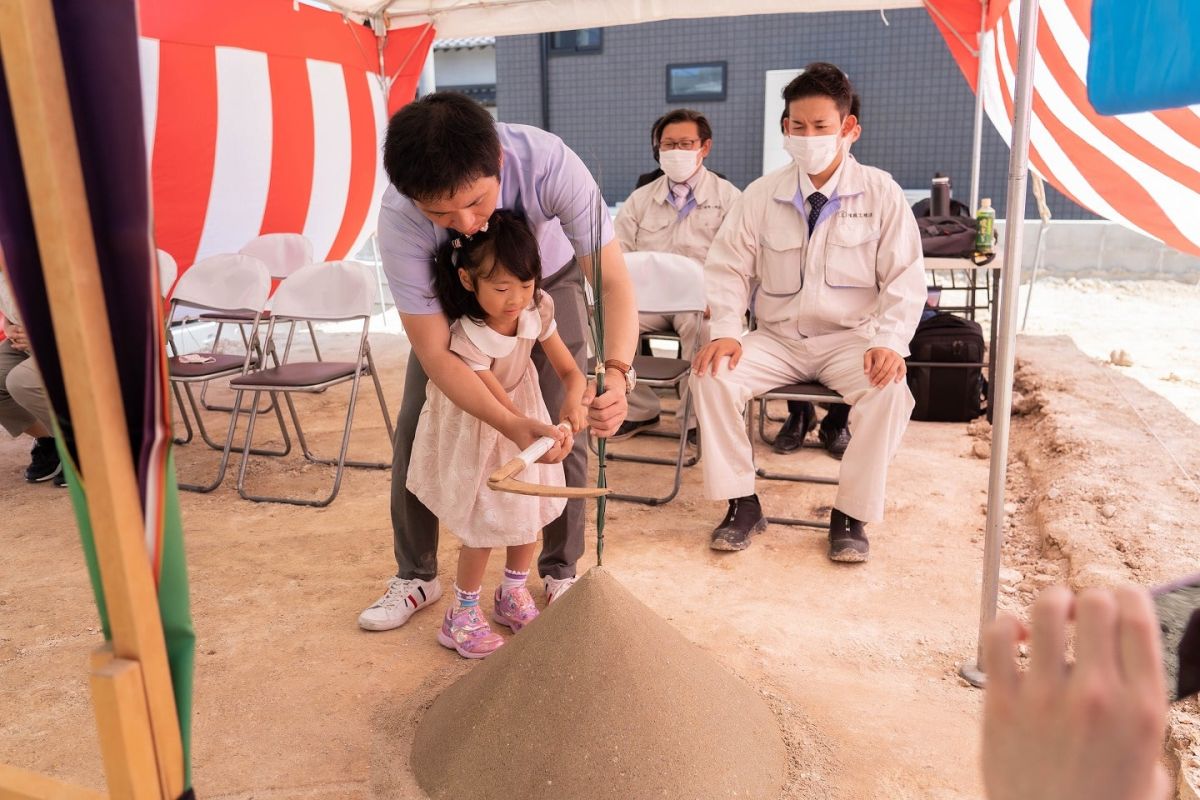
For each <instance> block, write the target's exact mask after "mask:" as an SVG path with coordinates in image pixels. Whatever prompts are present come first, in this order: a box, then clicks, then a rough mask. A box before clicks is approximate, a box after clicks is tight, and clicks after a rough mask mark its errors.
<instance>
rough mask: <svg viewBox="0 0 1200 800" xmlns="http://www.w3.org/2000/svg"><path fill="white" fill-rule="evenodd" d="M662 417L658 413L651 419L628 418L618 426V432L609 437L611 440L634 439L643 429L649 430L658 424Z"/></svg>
mask: <svg viewBox="0 0 1200 800" xmlns="http://www.w3.org/2000/svg"><path fill="white" fill-rule="evenodd" d="M660 419H661V417H660V416H658V415H655V416H654V417H652V418H650V419H643V420H632V419H627V420H625V421H624V422H622V423H621V426H620V427H619V428H617V432H616V433H614V434H613V435H612V436H610V437H608V440H609V441H610V442H619V441H621V440H623V439H632V438H633V437H634V436H637V435H638V434H639V433H641V432H642V431H647V430H650V429H651V428H653V427H654V426H655V425H657V424H658V422H659V420H660Z"/></svg>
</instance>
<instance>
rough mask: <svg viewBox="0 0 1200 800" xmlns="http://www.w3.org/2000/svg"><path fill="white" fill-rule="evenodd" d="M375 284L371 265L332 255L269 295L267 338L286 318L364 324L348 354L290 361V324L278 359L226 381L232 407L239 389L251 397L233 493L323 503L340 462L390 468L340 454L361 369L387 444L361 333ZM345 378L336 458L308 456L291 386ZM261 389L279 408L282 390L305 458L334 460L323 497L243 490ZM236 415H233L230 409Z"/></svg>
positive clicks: (300, 388) (305, 388) (299, 388)
mask: <svg viewBox="0 0 1200 800" xmlns="http://www.w3.org/2000/svg"><path fill="white" fill-rule="evenodd" d="M376 293H377V287H376V285H375V276H374V274H373V273H372V271H371V270H370V268H369V267H367V266H365V265H363V264H359V263H357V262H353V261H338V262H331V263H326V264H311V265H309V266H307V267H302V268H301V269H300V270H299V271H297V272H294V273H292V275H291V276H290V277H289V278H288V279H287V281H285V282H284V283H283V284H282V285H281V286H280V287H279V289H278V290H277V291H276V292H275V296H274V297H272V298H271V301H270V306H271V316H270V318H269V319H268V320H267V333H266V339H267V340H268V341H270V339H271V337H272V335H273V334H274V331H275V326H276V325H284V324H286V325H291V324H292V323H296V322H317V321H320V322H337V321H352V320H357V321H361V323H362V333H361V334H360V336H359V340H358V349H357V351H356V353H355V359H354V361H292V360H291V358H290V357H291V350H292V339H293V338H294V334H295V328H294V326H293V327H292V329H291V331H290V332H289V333H288V337H287V344H286V346H285V347H284V351H283V356H282V359H281V362H280V363H279V365H278V366H272V367H268V368H266V369H262V370H258V371H256V372H251V373H249V374H245V375H242V376H241V377H239V378H237V379H235V380H233V381H231V382H230V387H231V388H232V389H233V390H234V391H235V392H236V395H235V396H234V401H233V405H234V408H235V409H237V408H240V407H241V399H242V395H243V394H244V393H245V392H253V393H254V398H253V402H252V405H251V408H250V420H249V423H248V425H247V428H246V441H245V444H244V445H243V448H242V464H241V469H240V470H239V472H238V493H239V494H241V496H242V497H244V498H245V499H247V500H253V501H255V502H273V503H291V504H293V505H305V506H316V507H323V506H327V505H329V504H330V503H332V502H333V500H334V498H336V497H337V494H338V490H339V489H340V487H341V483H342V472H343V470H344V468H345V467H347V466H350V467H364V468H367V469H390V468H391V466H392V464H391V461H390V460H388V461H386V462H368V461H350V460H347V458H346V453H347V451H348V449H349V446H350V429H351V426H352V425H353V422H354V407H355V404H356V402H357V400H358V388H359V380H360V378H361V377H362V376H363V375H364V374H369V375H370V376H371V380H372V381H373V382H374V384H375V395H376V397H377V398H378V400H379V407H380V410H381V411H382V412H383V421H384V425H385V426H386V427H387V432H388V444H389V447H390V446H391V443H392V438H393V431H392V418H391V417H390V416H389V415H388V410H387V401H386V399H385V398H384V395H383V387H382V386H381V385H380V383H379V374H378V372H377V370H376V369H375V362H374V359H373V358H372V356H371V344H370V342H369V341H368V339H367V331H368V328H369V327H370V323H371V314H372V313H373V312H374V309H375V300H376ZM347 381H349V382H350V384H351V386H350V398H349V402H348V406H347V410H346V422H345V425H344V427H343V431H342V443H341V448H340V450H339V451H338V456H337V458H332V459H331V458H318V457H317V456H315V455H313V453H312V451H311V450H310V448H309V446H308V441H307V439H306V438H305V436H304V429H303V428H302V427H301V426H300V416H299V414H298V413H297V412H296V405H295V403H294V402H293V400H292V394H293V393H295V392H306V393H317V392H323V391H325V390H326V389H328V388H330V387H332V386H336V385H338V384H340V383H346V382H347ZM263 392H266V393H267V394H269V395H270V396H271V399H272V401H273V403H274V405H275V406H276V407H277V408H278V406H279V398H278V395H280V394H282V395H283V397H284V401H285V402H286V403H287V406H288V411H289V412H290V414H291V418H292V424H293V425H294V426H295V428H296V439H297V441H299V443H300V448H301V450H302V451H303V453H304V457H305V459H307V460H308V461H311V462H313V463H315V464H328V465H331V466H336V467H337V471H336V473H335V474H334V479H333V489H332V490H331V491H330V493H329V495H328V496H327V497H325V498H324V499H322V500H309V499H305V498H300V497H284V496H271V495H256V494H252V493H250V492H249V491H247V490H246V468H247V466H248V464H249V462H250V454H251V453H252V452H253V451H252V450H251V444H252V442H253V438H254V427H255V422H256V420H257V419H258V414H259V410H258V400H259V396H260V395H261V394H262V393H263ZM233 413H234V415H235V416H236V415H237V413H238V412H237V411H236V410H235V411H234V412H233Z"/></svg>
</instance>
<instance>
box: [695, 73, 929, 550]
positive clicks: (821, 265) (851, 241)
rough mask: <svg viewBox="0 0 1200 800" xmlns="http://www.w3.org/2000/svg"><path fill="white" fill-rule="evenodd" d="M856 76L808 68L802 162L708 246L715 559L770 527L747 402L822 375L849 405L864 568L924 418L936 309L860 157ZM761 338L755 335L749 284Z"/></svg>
mask: <svg viewBox="0 0 1200 800" xmlns="http://www.w3.org/2000/svg"><path fill="white" fill-rule="evenodd" d="M853 92H854V90H853V88H852V87H851V85H850V81H849V79H848V78H846V76H845V75H844V74H843V73H842V71H841V70H840V69H838V68H837V67H835V66H833V65H832V64H825V63H815V64H809V65H808V66H807V67H805V69H804V72H802V73H801V74H800V75H799V76H798V77H797V78H796V79H795V80H793V81H792V82H791V83H789V84H788V85H787V87H786V88H785V89H784V90H783V99H784V102H785V103H787V106H788V136H787V137H786V138H785V147H786V148H787V150H788V152H789V153H790V154H791V155H792V159H793V163H792V164H790V165H788V166H786V167H783V168H781V169H779V170H776V171H775V172H772V173H771V174H769V175H766V176H764V177H762V178H760V179H759V180H757V181H755V182H754V183H752V184H751V185H750V186H749V187H747V189H746V191H745V193H744V194H743V195H742V198H741V201H740V202H739V203H738V205H737V206H736V207H735V208H734V210H733V212H732V213H730V215H729V216H728V217H727V218H726V220H725V224H724V225H723V226H722V228H721V231H720V233H719V234H718V235H717V238H716V240H715V241H714V242H713V246H712V248H711V249H710V250H709V254H708V260H707V262H706V264H705V291H706V292H707V296H708V302H709V305H710V307H711V308H712V322H711V325H712V341H711V342H710V343H709V344H708V345H706V346H705V347H704V348H702V349H701V350H700V352H699V353H698V354H697V356H696V358H695V361H694V366H693V371H694V373H695V375H694V376H693V381H692V391H693V392H694V393H695V394H694V397H695V402H696V411H697V413H698V415H699V419H700V427H701V430H703V431H704V439H705V448H706V450H707V452H706V453H705V458H704V459H703V461H702V462H701V464H702V467H703V472H704V485H705V491H706V493H707V495H708V496H709V497H710V498H713V499H721V500H728V501H729V509H728V513H727V514H726V515H725V519H724V520H722V521H721V524H720V525H718V526H717V527H716V529H714V530H713V533H712V542H711V546H712V547H713V549H716V550H742V549H745V548H746V547H747V546H748V545H749V543H750V539H751V537H752V536H753V535H755V534H757V533H760V532H762V531H763V530H765V529H766V527H767V522H766V518H765V517H764V516H763V512H762V508H761V505H760V504H759V500H758V497H757V495H756V494H755V493H754V462H753V453H752V449H751V444H750V439H749V436H748V434H747V431H746V426H745V423H744V421H743V416H742V415H743V411H744V409H745V406H746V403H747V402H748V401H749V400H750V399H751V398H752V397H754V396H755V395H757V394H760V393H762V392H764V391H767V390H769V389H772V388H774V387H776V386H780V385H784V384H788V383H793V382H796V381H803V380H817V381H820V382H821V383H823V384H825V385H826V386H828V387H829V388H831V389H833V390H834V391H836V392H838V393H839V394H841V395H842V396H843V397H844V398H845V399H846V402H847V403H849V404H850V405H851V411H850V430H851V432H852V433H853V436H852V438H851V441H850V444H849V446H848V447H847V449H846V453H845V456H844V457H843V459H842V466H841V472H840V476H839V484H838V493H837V498H836V500H835V502H834V506H833V510H832V512H831V514H830V522H829V557H830V559H832V560H834V561H843V562H855V561H865V560H866V559H867V555H868V553H869V545H868V541H867V535H866V529H865V524H866V523H868V522H876V521H879V520H881V519H882V518H883V500H884V487H885V484H886V481H887V469H888V464H889V463H890V462H891V460H892V457H893V456H894V455H895V453H896V450H897V448H898V447H899V445H900V439H901V437H902V436H903V434H904V429H905V428H906V427H907V425H908V418H909V415H910V414H911V413H912V408H913V399H912V394H911V393H910V392H909V390H908V386H907V384H906V383H905V380H904V375H905V364H904V357H905V356H906V355H907V354H908V352H909V351H908V343H909V341H910V340H911V339H912V335H913V332H914V331H915V330H916V327H917V322H918V320H919V319H920V315H921V309H922V307H923V306H924V304H925V277H924V265H923V262H922V257H921V240H920V236H919V234H918V232H917V225H916V220H915V219H914V218H913V215H912V211H911V210H910V209H909V207H908V203H907V202H906V201H905V198H904V193H903V192H902V191H901V189H900V187H899V186H898V185H897V184H896V182H895V181H893V180H892V178H891V176H889V175H888V174H887V173H885V172H882V171H880V170H877V169H873V168H871V167H865V166H862V165H861V164H859V163H858V162H857V161H856V160H855V159H854V157H853V156H851V155H849V154H848V152H847V146H848V144H849V137H850V136H851V134H852V133H853V131H854V128H855V125H856V124H857V121H856V120H855V118H854V117H853V116H852V115H851V114H850V113H849V111H850V101H851V97H852V95H853ZM755 282H757V283H758V284H759V290H758V295H757V299H756V301H755V302H756V307H755V313H756V317H757V320H758V328H757V330H755V331H753V332H751V333H749V334H746V335H745V336H744V337H743V335H742V328H743V315H744V313H745V309H746V304H747V302H748V301H749V298H750V290H751V287H752V285H753V284H754V283H755Z"/></svg>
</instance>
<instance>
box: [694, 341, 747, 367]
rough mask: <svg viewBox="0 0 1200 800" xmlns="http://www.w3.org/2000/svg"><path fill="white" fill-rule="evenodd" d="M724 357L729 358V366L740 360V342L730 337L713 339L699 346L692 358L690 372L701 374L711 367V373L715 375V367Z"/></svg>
mask: <svg viewBox="0 0 1200 800" xmlns="http://www.w3.org/2000/svg"><path fill="white" fill-rule="evenodd" d="M726 357H728V358H729V368H730V369H733V368H734V367H736V366H737V363H738V362H739V361H741V360H742V343H741V342H739V341H738V340H737V339H732V338H724V339H713V340H712V341H711V342H709V343H708V344H706V345H704V347H701V348H700V351H699V352H698V353H696V357H695V358H693V359H692V372H693V373H695V374H696V375H703V374H704V371H705V370H707V369H709V368H710V367H711V368H712V374H713V375H716V374H717V367H719V366H720V365H721V361H722V360H724V359H725V358H726Z"/></svg>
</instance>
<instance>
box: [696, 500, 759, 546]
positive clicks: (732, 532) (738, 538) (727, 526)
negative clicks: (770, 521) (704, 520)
mask: <svg viewBox="0 0 1200 800" xmlns="http://www.w3.org/2000/svg"><path fill="white" fill-rule="evenodd" d="M766 529H767V518H766V517H764V516H763V513H762V506H761V505H759V502H758V495H756V494H752V495H750V496H749V497H738V498H734V499H733V500H730V501H729V511H728V512H726V514H725V519H723V520H721V524H720V525H718V526H717V527H716V528H715V529H714V530H713V532H712V541H711V542H709V545H708V546H709V547H711V548H712V549H713V550H745V549H746V548H747V547H749V546H750V539H751V537H753V536H754V535H756V534H759V533H762V532H763V531H765V530H766Z"/></svg>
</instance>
